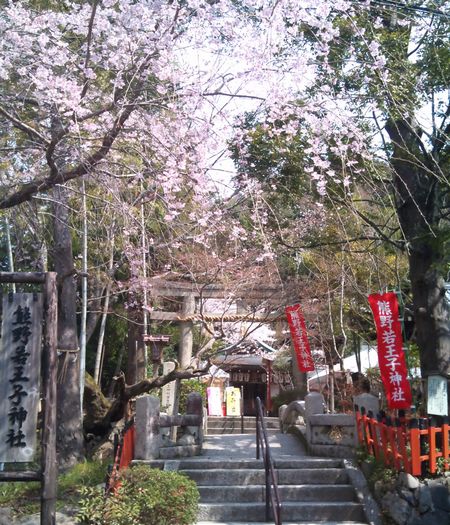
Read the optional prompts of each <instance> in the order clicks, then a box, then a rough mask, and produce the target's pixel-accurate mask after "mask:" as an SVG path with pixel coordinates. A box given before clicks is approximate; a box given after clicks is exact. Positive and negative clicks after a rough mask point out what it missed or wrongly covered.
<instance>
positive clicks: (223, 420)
mask: <svg viewBox="0 0 450 525" xmlns="http://www.w3.org/2000/svg"><path fill="white" fill-rule="evenodd" d="M264 422H265V424H266V428H267V429H269V428H276V429H279V428H280V424H279V421H278V418H276V417H271V418H265V419H264ZM242 423H243V424H244V428H256V418H255V417H244V420H243V422H242V421H241V418H240V417H219V416H208V428H217V427H241V425H242Z"/></svg>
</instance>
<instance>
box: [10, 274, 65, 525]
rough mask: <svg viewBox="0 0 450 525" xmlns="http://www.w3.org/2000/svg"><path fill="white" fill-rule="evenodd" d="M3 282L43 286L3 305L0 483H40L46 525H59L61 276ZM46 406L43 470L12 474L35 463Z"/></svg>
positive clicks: (12, 276)
mask: <svg viewBox="0 0 450 525" xmlns="http://www.w3.org/2000/svg"><path fill="white" fill-rule="evenodd" d="M0 283H25V284H37V285H40V286H41V293H39V294H37V293H18V294H15V293H14V294H7V295H5V297H4V301H3V311H2V334H1V335H2V337H1V339H0V341H1V350H0V394H1V397H0V417H1V418H2V419H1V420H2V421H3V422H4V424H3V425H2V428H1V430H0V462H3V463H6V466H7V468H6V469H5V470H3V471H1V472H0V481H40V482H41V525H55V524H56V484H57V474H58V469H57V463H56V371H57V368H56V345H57V305H58V300H57V291H56V274H55V273H53V272H49V273H4V272H0ZM39 401H40V402H41V413H42V416H41V417H42V419H41V421H42V428H41V443H40V451H41V468H40V470H38V471H31V470H29V471H26V470H21V471H13V470H10V471H8V464H10V463H19V462H21V463H30V462H32V461H33V459H34V456H35V452H36V449H37V443H36V433H37V417H38V407H39Z"/></svg>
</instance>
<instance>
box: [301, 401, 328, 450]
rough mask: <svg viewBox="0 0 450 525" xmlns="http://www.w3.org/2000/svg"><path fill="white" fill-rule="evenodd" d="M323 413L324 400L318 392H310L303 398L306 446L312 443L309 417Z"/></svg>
mask: <svg viewBox="0 0 450 525" xmlns="http://www.w3.org/2000/svg"><path fill="white" fill-rule="evenodd" d="M324 412H325V399H324V398H323V395H322V394H319V392H310V393H309V394H308V395H307V396H306V397H305V423H306V439H307V442H308V445H311V443H312V434H311V424H310V422H309V416H312V415H313V414H323V413H324Z"/></svg>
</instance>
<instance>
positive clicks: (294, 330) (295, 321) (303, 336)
mask: <svg viewBox="0 0 450 525" xmlns="http://www.w3.org/2000/svg"><path fill="white" fill-rule="evenodd" d="M285 312H286V318H287V321H288V324H289V330H290V332H291V337H292V342H293V344H294V349H295V354H296V356H297V364H298V368H299V370H300V371H301V372H312V371H313V370H314V369H315V367H314V361H313V358H312V356H311V349H310V346H309V341H308V333H307V331H306V323H305V318H304V317H303V312H302V309H301V306H300V305H299V304H294V305H292V306H286V309H285Z"/></svg>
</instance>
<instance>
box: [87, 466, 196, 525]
mask: <svg viewBox="0 0 450 525" xmlns="http://www.w3.org/2000/svg"><path fill="white" fill-rule="evenodd" d="M198 499H199V493H198V489H197V487H196V484H195V482H193V481H192V480H190V479H188V478H186V477H185V476H183V475H181V474H178V473H177V472H165V471H161V470H157V469H151V468H149V467H147V466H145V465H140V466H136V467H133V468H131V469H127V470H125V471H123V472H122V474H121V486H120V488H119V489H118V491H117V493H116V494H115V495H114V496H110V497H108V498H107V499H105V498H104V495H103V494H102V492H101V491H100V490H97V489H88V490H84V491H83V492H82V499H81V506H80V512H79V514H78V516H77V520H78V522H79V523H82V524H84V525H190V524H192V523H194V522H195V521H196V518H197V504H198Z"/></svg>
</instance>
